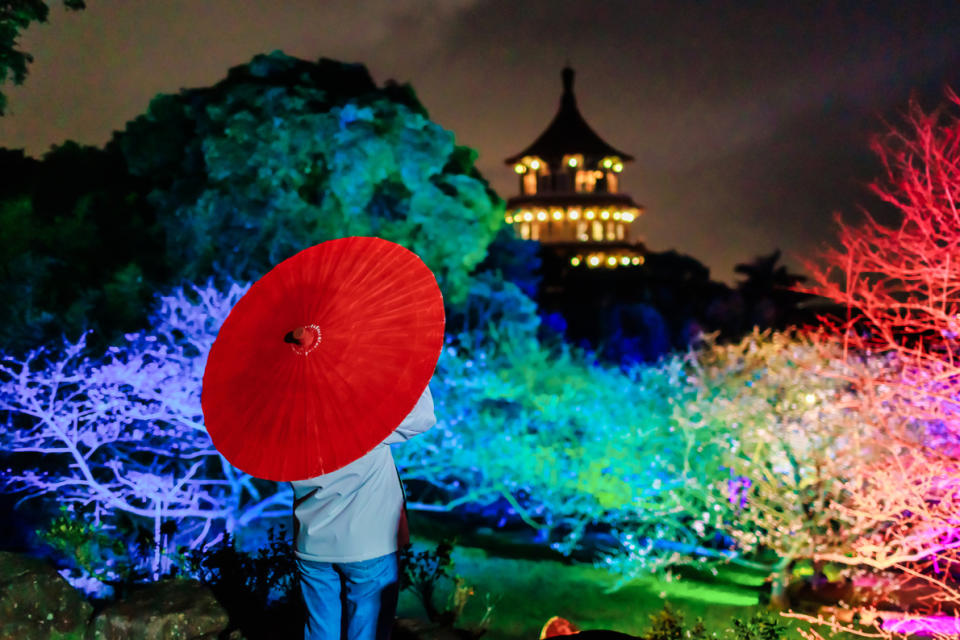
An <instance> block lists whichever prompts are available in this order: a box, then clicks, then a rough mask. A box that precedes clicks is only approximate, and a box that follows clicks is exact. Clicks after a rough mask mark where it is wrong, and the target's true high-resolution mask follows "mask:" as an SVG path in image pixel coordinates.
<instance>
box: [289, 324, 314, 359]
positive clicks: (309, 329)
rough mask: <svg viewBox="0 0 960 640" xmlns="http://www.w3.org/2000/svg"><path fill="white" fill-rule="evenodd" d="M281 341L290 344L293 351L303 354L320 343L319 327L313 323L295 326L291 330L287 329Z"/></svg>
mask: <svg viewBox="0 0 960 640" xmlns="http://www.w3.org/2000/svg"><path fill="white" fill-rule="evenodd" d="M283 341H284V342H287V343H289V344H290V348H291V349H293V352H294V353H296V354H298V355H301V356H305V355H307V354H308V353H310V352H311V351H313V350H314V349H316V348H317V345H318V344H320V327H318V326H317V325H315V324H308V325H306V326H303V327H297V328H296V329H294V330H293V331H288V332H287V335H285V336H284V337H283Z"/></svg>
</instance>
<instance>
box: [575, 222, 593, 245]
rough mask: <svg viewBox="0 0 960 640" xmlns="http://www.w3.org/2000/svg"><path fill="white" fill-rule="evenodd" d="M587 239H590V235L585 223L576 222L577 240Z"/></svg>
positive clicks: (584, 240) (583, 240)
mask: <svg viewBox="0 0 960 640" xmlns="http://www.w3.org/2000/svg"><path fill="white" fill-rule="evenodd" d="M589 239H590V236H589V235H587V223H586V222H578V223H577V240H580V241H582V242H586V241H587V240H589Z"/></svg>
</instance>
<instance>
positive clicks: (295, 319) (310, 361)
mask: <svg viewBox="0 0 960 640" xmlns="http://www.w3.org/2000/svg"><path fill="white" fill-rule="evenodd" d="M443 325H444V315H443V298H442V296H441V294H440V288H439V287H438V286H437V282H436V280H435V279H434V277H433V274H432V273H431V272H430V269H429V268H427V266H426V265H425V264H424V263H423V262H422V261H421V260H420V258H418V257H417V255H416V254H414V253H413V252H411V251H408V250H407V249H404V248H403V247H401V246H400V245H398V244H394V243H392V242H388V241H387V240H382V239H380V238H343V239H340V240H330V241H328V242H324V243H322V244H318V245H316V246H314V247H310V248H309V249H305V250H304V251H301V252H300V253H298V254H297V255H295V256H293V257H292V258H289V259H287V260H284V261H283V262H281V263H280V264H279V265H277V266H276V267H274V268H273V269H272V270H271V271H270V272H269V273H267V274H266V275H265V276H263V277H262V278H261V279H260V280H258V281H257V282H256V283H254V285H253V286H252V287H250V290H249V291H248V292H247V293H246V294H245V295H244V296H243V297H242V298H241V299H240V301H239V302H237V304H236V306H234V308H233V309H232V310H231V311H230V315H229V316H227V319H226V321H225V322H224V323H223V327H221V329H220V333H219V334H217V339H216V341H215V342H214V343H213V347H212V348H211V349H210V356H209V358H208V359H207V365H206V369H205V370H204V373H203V393H202V396H201V404H202V406H203V417H204V421H205V423H206V427H207V431H208V432H209V434H210V437H211V439H212V440H213V444H214V446H215V447H216V448H217V450H218V451H220V453H222V454H223V456H224V457H225V458H226V459H227V460H228V461H229V462H230V464H232V465H234V466H235V467H237V468H238V469H240V470H242V471H245V472H246V473H249V474H250V475H252V476H254V477H257V478H264V479H266V480H276V481H291V480H304V479H306V478H312V477H314V476H318V475H321V474H324V473H329V472H331V471H334V470H336V469H339V468H340V467H342V466H344V465H346V464H349V463H350V462H353V461H354V460H356V459H357V458H359V457H360V456H362V455H363V454H365V453H367V452H368V451H370V450H371V449H373V448H374V447H375V446H376V445H377V444H378V443H380V442H381V441H382V440H383V439H384V438H385V437H386V436H387V435H389V434H390V432H391V431H393V429H394V428H396V426H397V425H398V424H399V423H400V422H401V421H402V420H403V418H404V417H405V416H406V415H407V414H408V413H410V411H411V410H412V409H413V407H414V405H415V404H416V402H417V400H418V399H419V397H420V394H421V393H422V392H423V390H424V388H425V387H426V386H427V382H429V380H430V377H431V376H432V375H433V370H434V367H436V364H437V359H438V358H439V357H440V350H441V348H442V347H443Z"/></svg>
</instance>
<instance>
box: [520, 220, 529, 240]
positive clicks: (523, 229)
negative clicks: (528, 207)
mask: <svg viewBox="0 0 960 640" xmlns="http://www.w3.org/2000/svg"><path fill="white" fill-rule="evenodd" d="M520 237H521V238H523V239H524V240H529V239H530V224H529V223H527V222H524V223H523V224H522V225H520Z"/></svg>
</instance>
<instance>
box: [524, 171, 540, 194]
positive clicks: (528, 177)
mask: <svg viewBox="0 0 960 640" xmlns="http://www.w3.org/2000/svg"><path fill="white" fill-rule="evenodd" d="M523 192H524V193H525V194H526V195H530V196H532V195H533V194H535V193H536V192H537V172H536V171H527V172H526V173H525V174H523Z"/></svg>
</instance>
